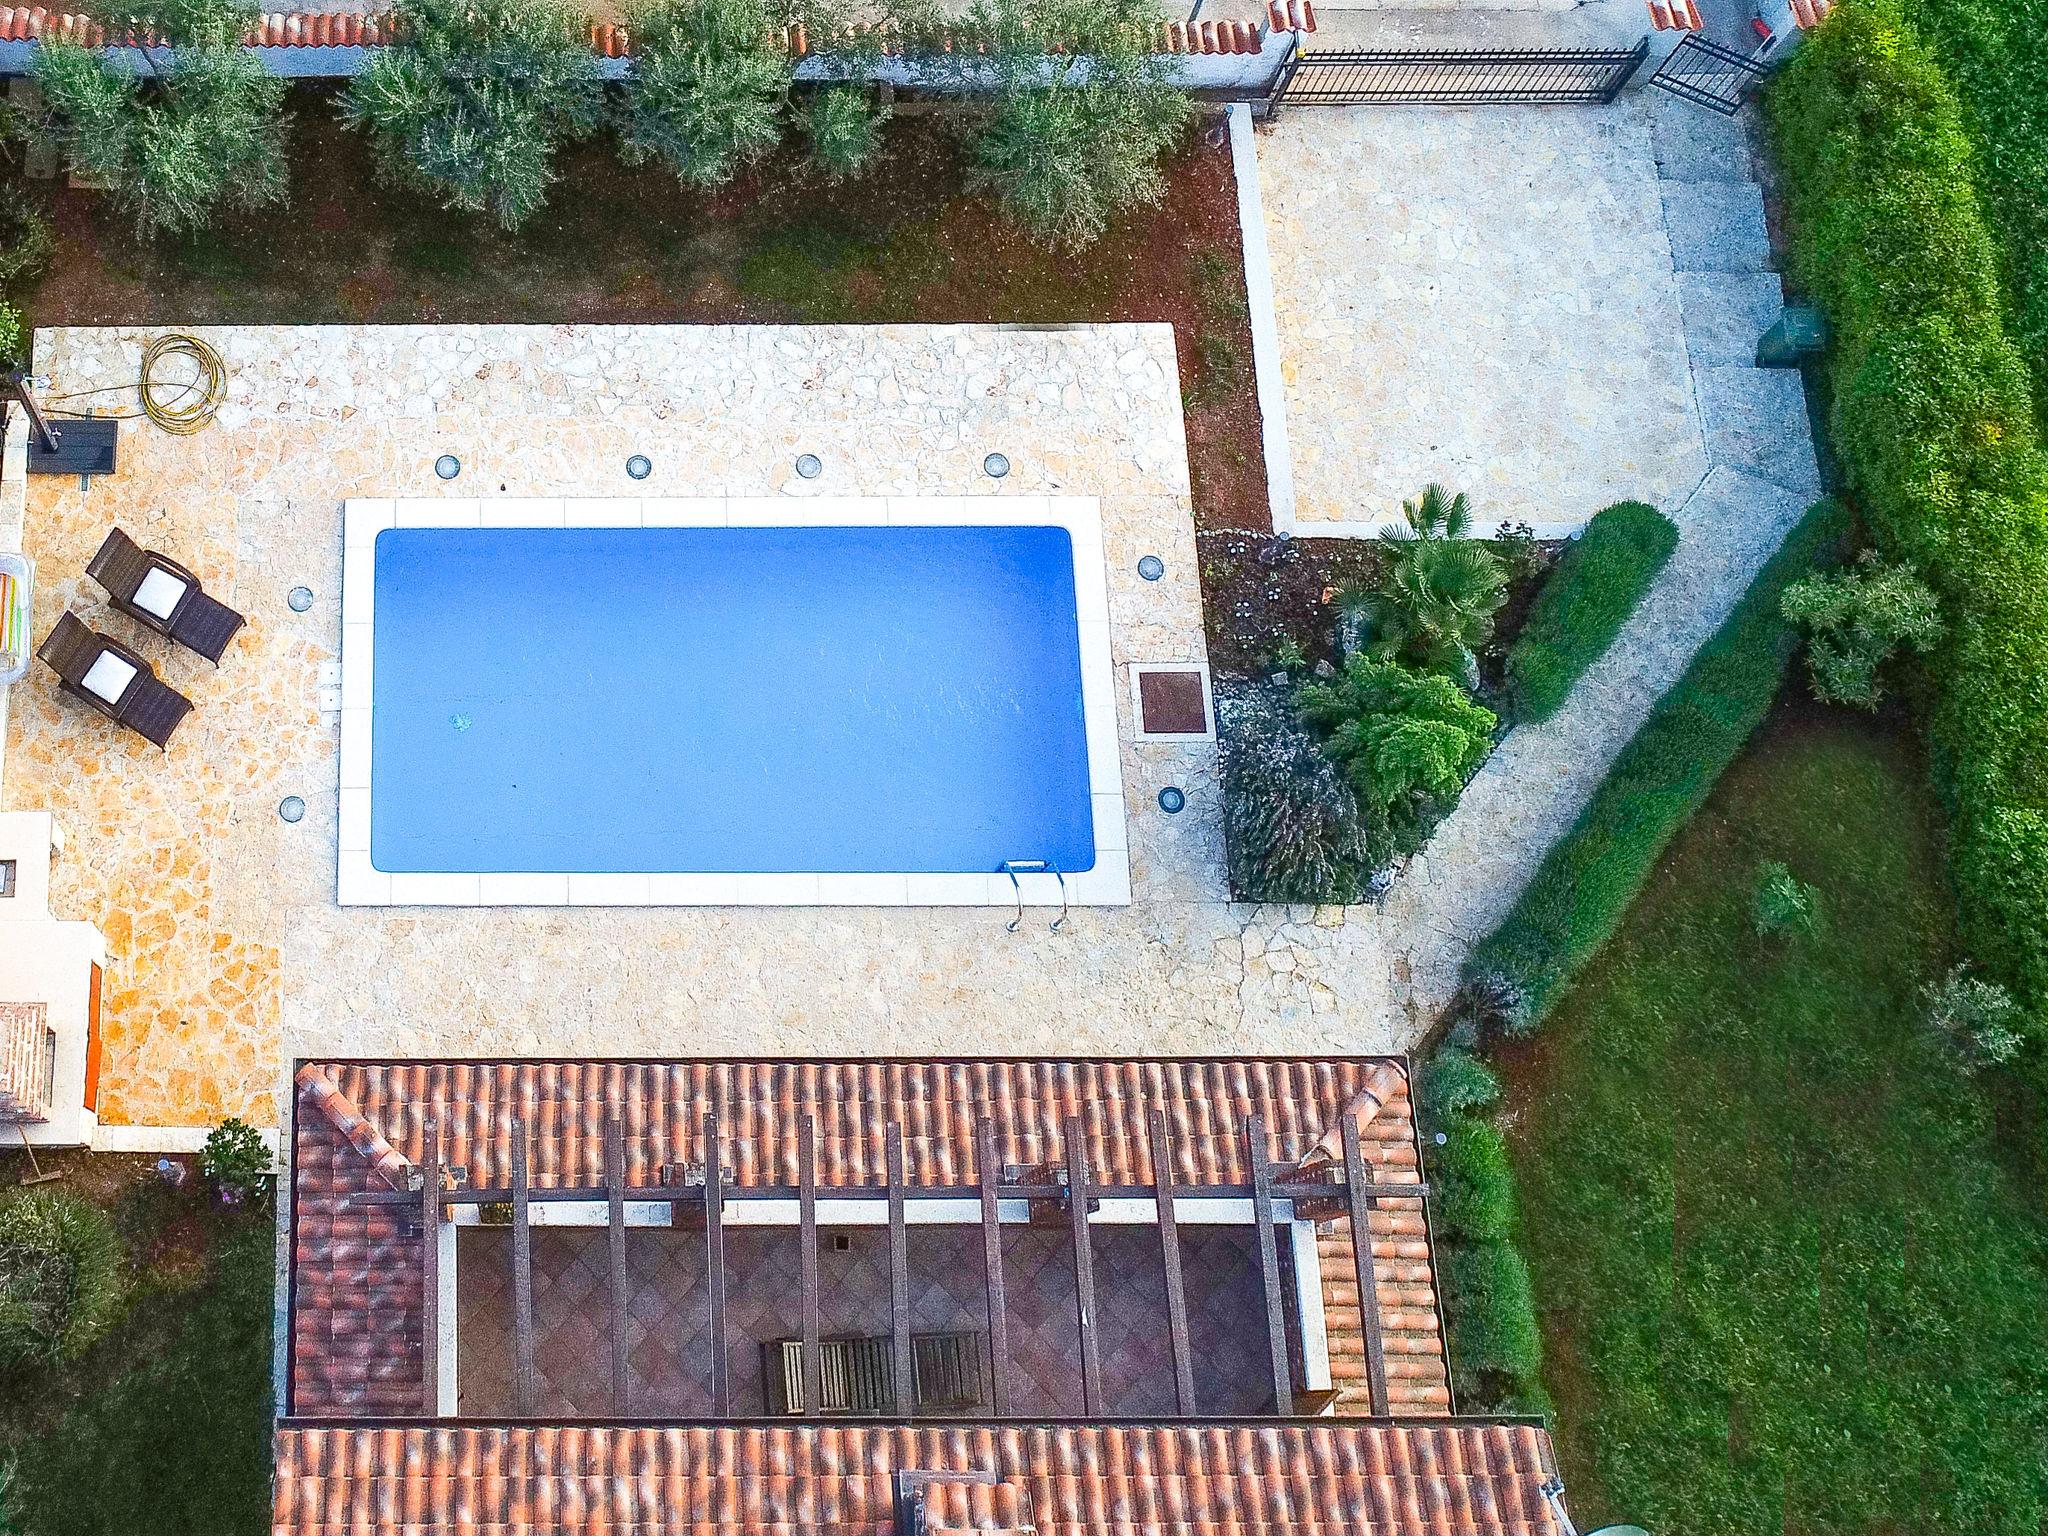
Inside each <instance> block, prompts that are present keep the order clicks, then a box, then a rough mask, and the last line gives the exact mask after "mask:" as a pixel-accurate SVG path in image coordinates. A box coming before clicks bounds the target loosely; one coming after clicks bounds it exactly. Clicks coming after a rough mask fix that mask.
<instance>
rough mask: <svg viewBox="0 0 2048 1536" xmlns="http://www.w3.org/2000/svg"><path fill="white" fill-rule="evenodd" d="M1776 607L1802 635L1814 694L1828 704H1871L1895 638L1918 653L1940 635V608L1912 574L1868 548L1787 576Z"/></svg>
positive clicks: (1866, 706)
mask: <svg viewBox="0 0 2048 1536" xmlns="http://www.w3.org/2000/svg"><path fill="white" fill-rule="evenodd" d="M1783 607H1784V613H1785V617H1786V618H1787V619H1789V620H1791V621H1792V622H1793V623H1794V624H1797V625H1798V626H1799V627H1800V629H1801V631H1802V632H1804V634H1805V635H1806V661H1807V666H1808V668H1809V669H1810V670H1811V671H1812V673H1813V692H1814V697H1816V698H1818V699H1820V700H1822V701H1823V702H1824V703H1828V704H1854V705H1858V706H1860V707H1862V708H1864V709H1873V708H1875V707H1876V706H1877V701H1878V699H1879V698H1880V697H1881V696H1882V690H1881V689H1880V688H1879V686H1878V682H1877V670H1878V668H1879V667H1881V666H1883V665H1884V664H1885V662H1886V661H1888V660H1889V659H1890V658H1891V656H1892V653H1893V652H1895V651H1896V650H1898V648H1899V647H1900V646H1902V645H1903V646H1907V647H1909V648H1910V649H1911V650H1913V651H1915V652H1917V653H1918V654H1920V655H1922V656H1924V655H1926V654H1927V652H1928V651H1929V650H1931V649H1932V648H1933V646H1934V643H1935V642H1936V641H1937V640H1939V639H1940V638H1941V630H1942V624H1941V609H1940V607H1939V605H1938V604H1937V603H1936V602H1935V599H1934V593H1933V591H1932V589H1930V588H1929V587H1928V585H1927V583H1926V582H1924V581H1922V580H1921V579H1920V576H1919V573H1918V572H1916V571H1915V570H1914V569H1913V568H1912V567H1911V566H1909V565H1887V564H1885V563H1883V562H1882V561H1880V560H1877V559H1876V558H1874V556H1870V555H1866V557H1865V558H1864V559H1863V560H1862V561H1860V562H1859V563H1858V564H1857V565H1856V566H1855V567H1854V568H1853V569H1851V570H1846V571H1823V572H1820V573H1818V574H1816V575H1812V576H1809V577H1807V578H1806V579H1805V580H1804V581H1795V582H1794V583H1793V584H1792V585H1791V586H1790V587H1788V588H1786V589H1785V601H1784V604H1783Z"/></svg>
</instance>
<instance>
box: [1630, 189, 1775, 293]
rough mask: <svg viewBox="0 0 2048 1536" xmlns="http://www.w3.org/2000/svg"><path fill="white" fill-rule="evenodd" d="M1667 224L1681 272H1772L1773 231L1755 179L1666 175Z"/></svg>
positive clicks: (1675, 263)
mask: <svg viewBox="0 0 2048 1536" xmlns="http://www.w3.org/2000/svg"><path fill="white" fill-rule="evenodd" d="M1657 187H1658V190H1659V191H1660V192H1662V193H1663V195H1664V230H1665V233H1666V234H1667V235H1668V236H1669V237H1670V240H1671V265H1672V267H1673V268H1674V269H1675V270H1677V271H1680V272H1768V271H1769V270H1770V269H1771V236H1770V231H1769V230H1768V229H1767V228H1766V227H1765V224H1764V194H1763V188H1761V187H1759V186H1758V185H1757V184H1756V183H1755V182H1753V181H1663V182H1659V183H1658V184H1657Z"/></svg>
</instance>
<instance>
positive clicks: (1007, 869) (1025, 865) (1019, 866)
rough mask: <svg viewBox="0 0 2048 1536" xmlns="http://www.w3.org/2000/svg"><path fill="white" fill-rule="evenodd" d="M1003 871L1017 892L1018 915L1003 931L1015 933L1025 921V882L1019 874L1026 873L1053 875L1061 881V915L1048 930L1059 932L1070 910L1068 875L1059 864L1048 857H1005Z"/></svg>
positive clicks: (1049, 931)
mask: <svg viewBox="0 0 2048 1536" xmlns="http://www.w3.org/2000/svg"><path fill="white" fill-rule="evenodd" d="M1003 873H1004V874H1006V875H1008V876H1009V877H1010V886H1011V889H1013V890H1014V891H1016V893H1017V915H1016V916H1015V917H1013V918H1011V919H1010V922H1009V925H1008V927H1006V928H1005V929H1004V930H1003V931H1004V932H1005V933H1015V932H1016V931H1017V929H1018V927H1019V926H1020V925H1021V924H1022V923H1023V921H1024V883H1023V882H1022V881H1021V880H1019V879H1018V878H1017V876H1018V875H1019V874H1026V875H1051V876H1052V877H1053V879H1055V880H1057V881H1058V882H1059V883H1060V915H1059V916H1058V917H1056V918H1054V919H1053V920H1052V926H1051V927H1050V928H1048V929H1047V930H1046V932H1048V933H1058V932H1059V931H1060V927H1061V925H1062V924H1064V923H1065V922H1066V920H1067V911H1068V908H1067V877H1066V876H1065V875H1063V874H1061V873H1060V870H1059V866H1058V865H1057V864H1054V863H1052V862H1051V861H1050V860H1047V859H1005V860H1003Z"/></svg>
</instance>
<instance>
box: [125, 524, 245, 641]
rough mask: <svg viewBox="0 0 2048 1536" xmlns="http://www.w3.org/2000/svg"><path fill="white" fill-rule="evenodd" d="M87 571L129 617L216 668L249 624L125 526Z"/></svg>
mask: <svg viewBox="0 0 2048 1536" xmlns="http://www.w3.org/2000/svg"><path fill="white" fill-rule="evenodd" d="M85 573H86V575H88V576H90V577H91V578H92V579H93V580H94V581H96V582H98V583H99V584H100V585H101V586H103V587H105V588H106V589H107V597H108V599H109V600H110V601H111V602H112V603H113V605H114V606H115V607H116V608H118V609H120V610H121V611H122V612H123V613H125V614H127V615H128V617H129V618H131V619H133V620H134V621H135V622H136V623H138V624H140V625H143V626H144V627H145V628H148V629H153V630H155V631H156V632H157V633H158V634H160V635H168V636H169V637H170V638H171V639H173V640H175V641H177V642H178V644H180V645H182V646H184V647H185V648H186V649H187V650H191V651H197V652H198V653H199V654H200V655H201V656H204V657H205V658H206V659H207V660H208V661H210V662H212V663H213V664H214V665H215V666H216V667H217V666H219V665H220V658H221V655H222V653H223V652H225V651H226V650H227V648H228V642H229V641H231V640H233V639H234V638H235V635H236V634H237V633H238V632H239V631H240V630H241V628H242V625H243V624H244V623H245V622H247V621H246V620H244V619H243V617H242V616H241V615H240V614H239V613H237V612H235V610H234V609H232V608H230V607H229V606H228V605H227V604H226V603H223V602H220V601H219V600H217V599H215V598H211V597H208V596H207V595H206V591H205V589H204V588H203V587H201V586H200V584H199V578H198V577H197V576H194V575H193V574H192V573H191V572H190V571H188V570H186V569H185V567H184V566H182V565H180V564H178V562H177V561H175V560H173V559H171V558H170V557H169V556H167V555H160V554H158V553H157V552H156V551H155V550H153V549H144V548H143V547H142V546H141V545H139V544H137V543H136V542H135V541H134V540H133V539H131V538H129V537H128V535H127V534H125V533H123V532H122V531H121V530H120V529H119V528H116V529H114V530H113V532H111V533H109V534H108V535H107V540H106V542H105V543H104V544H102V545H100V552H99V553H98V554H96V555H94V556H93V557H92V564H90V565H88V566H87V567H86V568H85Z"/></svg>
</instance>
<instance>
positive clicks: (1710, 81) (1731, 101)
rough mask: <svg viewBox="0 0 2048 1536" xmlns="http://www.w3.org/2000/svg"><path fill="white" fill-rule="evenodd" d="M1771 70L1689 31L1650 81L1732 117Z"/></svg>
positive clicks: (1711, 109) (1763, 64) (1753, 59)
mask: <svg viewBox="0 0 2048 1536" xmlns="http://www.w3.org/2000/svg"><path fill="white" fill-rule="evenodd" d="M1769 72H1770V66H1769V65H1767V64H1765V63H1764V62H1763V60H1761V59H1758V58H1752V57H1750V56H1749V55H1748V54H1744V53H1737V52H1736V51H1735V50H1734V49H1732V48H1723V47H1722V46H1721V45H1720V44H1719V43H1710V42H1708V41H1707V40H1706V39H1705V38H1704V37H1701V36H1700V35H1699V33H1697V32H1688V33H1686V34H1685V36H1684V37H1682V38H1680V39H1679V40H1678V46H1677V47H1676V48H1674V49H1672V50H1671V54H1670V57H1668V58H1667V59H1665V60H1664V62H1663V63H1662V64H1659V65H1658V66H1657V72H1656V73H1655V74H1654V75H1652V76H1650V84H1652V85H1654V86H1656V87H1657V88H1658V89H1659V90H1664V91H1669V92H1670V93H1671V94H1672V95H1674V96H1677V97H1679V98H1681V99H1682V100H1685V101H1689V102H1692V103H1694V104H1695V105H1696V106H1702V107H1706V108H1708V109H1709V110H1710V111H1714V112H1719V113H1720V114H1721V115H1722V116H1723V117H1733V116H1734V115H1735V113H1736V111H1737V109H1738V108H1740V107H1741V105H1742V104H1743V103H1744V102H1745V101H1747V100H1749V97H1750V93H1751V92H1752V91H1754V90H1755V89H1756V88H1757V84H1758V82H1760V81H1761V80H1762V79H1763V77H1764V76H1765V75H1766V74H1768V73H1769Z"/></svg>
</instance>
